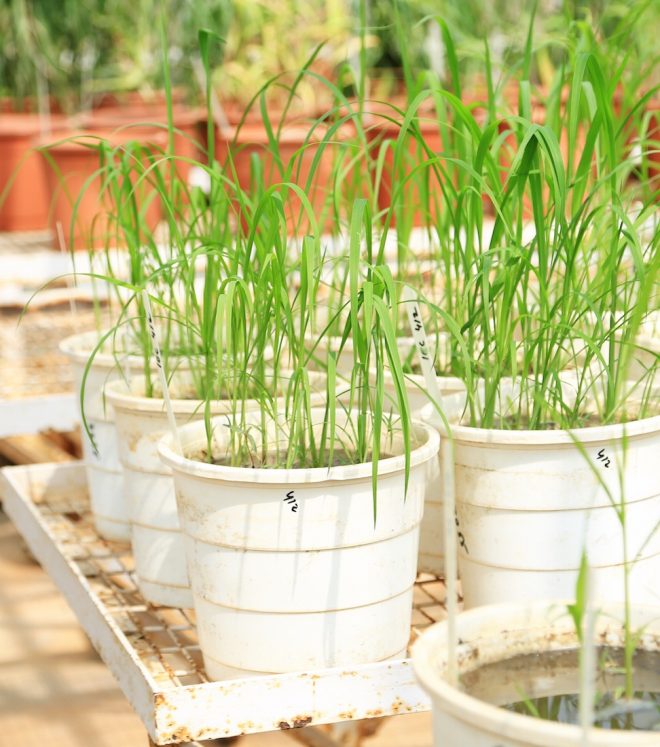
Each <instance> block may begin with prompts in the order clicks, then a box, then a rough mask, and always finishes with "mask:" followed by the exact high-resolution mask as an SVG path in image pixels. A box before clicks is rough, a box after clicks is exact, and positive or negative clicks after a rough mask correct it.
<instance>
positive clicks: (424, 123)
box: [366, 106, 442, 226]
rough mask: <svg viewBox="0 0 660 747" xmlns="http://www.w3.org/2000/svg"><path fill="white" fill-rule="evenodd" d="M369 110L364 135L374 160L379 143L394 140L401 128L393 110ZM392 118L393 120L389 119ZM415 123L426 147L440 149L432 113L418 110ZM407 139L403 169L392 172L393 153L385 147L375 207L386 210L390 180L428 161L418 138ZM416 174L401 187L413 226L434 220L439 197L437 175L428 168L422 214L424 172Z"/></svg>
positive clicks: (436, 122)
mask: <svg viewBox="0 0 660 747" xmlns="http://www.w3.org/2000/svg"><path fill="white" fill-rule="evenodd" d="M368 109H370V110H371V111H370V121H369V124H368V125H367V129H366V134H367V137H368V138H369V140H370V142H371V146H372V148H371V159H372V161H374V162H375V161H376V160H377V158H378V153H379V150H380V147H381V144H382V143H383V142H384V141H385V140H392V141H395V140H396V139H397V138H398V136H399V133H400V131H401V124H400V122H399V121H397V120H398V119H399V118H400V115H399V114H398V113H397V112H396V111H394V110H392V109H389V110H386V109H384V108H383V109H381V110H380V111H374V107H373V106H370V107H368ZM392 120H395V121H392ZM417 126H418V127H419V129H420V131H421V134H422V137H423V138H424V142H425V143H426V145H427V147H428V148H429V149H430V150H431V151H432V153H434V154H436V153H438V152H439V151H440V150H441V147H442V141H441V138H440V131H439V128H438V121H437V119H436V117H435V115H434V114H433V113H432V112H429V113H424V112H422V113H420V116H419V118H418V119H417ZM408 142H409V149H408V150H409V154H410V158H409V159H407V162H406V163H403V164H401V169H402V171H401V172H400V173H399V174H398V175H395V174H394V173H393V171H394V153H393V151H392V149H391V147H388V150H387V153H386V156H385V160H384V163H383V170H382V174H381V179H380V185H379V186H378V194H377V199H378V207H379V209H380V211H381V212H385V211H387V210H388V209H389V207H390V205H391V201H392V190H393V188H396V187H393V181H400V180H401V178H402V177H404V178H405V176H407V175H408V174H410V172H411V170H412V168H413V167H414V166H415V165H416V164H418V163H421V162H422V161H427V160H428V159H429V158H430V157H431V156H429V155H428V154H427V153H426V152H425V151H424V150H422V149H421V147H420V145H419V144H418V142H417V140H416V139H415V138H414V137H413V136H409V137H408ZM418 174H419V177H418V178H415V177H413V178H412V180H411V181H410V182H407V183H406V184H405V186H404V187H403V204H404V205H405V206H406V208H407V209H408V210H411V211H412V224H413V225H414V226H423V225H428V224H429V222H431V223H432V222H433V220H434V216H435V215H436V213H437V208H436V207H435V206H434V202H435V201H436V200H438V199H440V195H441V191H440V181H439V177H438V175H437V174H436V173H435V171H434V170H432V169H431V168H429V175H428V185H429V187H428V188H429V195H430V215H425V213H424V211H423V210H421V205H422V204H423V197H422V194H421V193H420V187H419V184H418V182H419V180H420V179H422V178H424V176H425V175H424V174H423V172H421V171H420V172H418ZM394 224H395V218H394V216H393V217H392V223H391V225H394Z"/></svg>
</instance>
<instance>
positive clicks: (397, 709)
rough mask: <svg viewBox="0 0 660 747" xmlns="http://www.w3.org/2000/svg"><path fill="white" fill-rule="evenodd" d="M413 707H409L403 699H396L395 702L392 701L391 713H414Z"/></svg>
mask: <svg viewBox="0 0 660 747" xmlns="http://www.w3.org/2000/svg"><path fill="white" fill-rule="evenodd" d="M412 710H413V709H412V707H411V706H409V705H406V704H405V703H404V702H403V701H402V700H401V698H395V699H394V701H392V707H391V711H392V713H402V712H403V711H408V712H410V711H412Z"/></svg>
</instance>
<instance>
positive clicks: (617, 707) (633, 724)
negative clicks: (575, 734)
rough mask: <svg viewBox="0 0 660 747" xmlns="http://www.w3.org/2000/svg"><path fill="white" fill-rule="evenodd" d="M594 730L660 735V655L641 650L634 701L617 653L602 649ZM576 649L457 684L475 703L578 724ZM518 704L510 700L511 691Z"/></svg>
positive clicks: (498, 666)
mask: <svg viewBox="0 0 660 747" xmlns="http://www.w3.org/2000/svg"><path fill="white" fill-rule="evenodd" d="M597 658H598V661H599V662H600V663H601V665H600V667H599V671H598V677H597V680H596V690H597V693H598V696H597V702H596V711H595V720H594V725H595V726H597V727H599V728H601V729H616V730H624V731H660V652H658V651H644V650H639V651H637V652H636V653H635V657H634V659H633V667H634V675H633V685H634V687H635V693H634V697H633V698H632V700H626V699H625V698H623V697H621V696H620V693H621V691H622V690H623V688H624V687H625V676H624V670H623V663H624V654H623V649H621V648H610V647H600V648H599V649H598V656H597ZM579 679H580V678H579V656H578V651H577V649H572V650H568V651H545V652H543V653H535V654H521V655H519V656H515V657H513V658H511V659H506V660H504V661H498V662H495V663H491V664H487V665H485V666H483V667H480V668H479V669H476V670H474V671H472V672H467V673H465V674H464V675H463V676H462V678H461V684H462V686H463V688H464V689H465V691H466V692H467V693H468V694H469V695H472V696H473V697H475V698H479V700H482V701H485V702H487V703H492V704H493V705H497V706H500V707H502V708H505V709H506V710H509V711H512V712H514V713H521V714H523V715H526V716H536V717H538V718H542V719H545V720H547V721H555V722H558V723H562V724H575V725H577V724H579V695H578V693H579V686H580V685H579ZM514 690H515V691H516V693H517V695H514V697H515V698H516V700H513V701H512V700H511V696H512V693H513V691H514Z"/></svg>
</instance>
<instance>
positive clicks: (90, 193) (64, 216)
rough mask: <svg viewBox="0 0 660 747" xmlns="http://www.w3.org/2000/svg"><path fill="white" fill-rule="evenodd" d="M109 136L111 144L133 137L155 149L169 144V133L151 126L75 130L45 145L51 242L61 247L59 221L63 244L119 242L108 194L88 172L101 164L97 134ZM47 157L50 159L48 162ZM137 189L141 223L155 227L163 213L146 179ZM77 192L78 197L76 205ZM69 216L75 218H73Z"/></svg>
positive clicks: (84, 245)
mask: <svg viewBox="0 0 660 747" xmlns="http://www.w3.org/2000/svg"><path fill="white" fill-rule="evenodd" d="M100 138H102V139H104V140H107V141H108V142H109V143H110V145H111V147H113V148H116V147H118V146H123V145H127V144H128V143H129V142H130V141H137V142H138V143H139V144H140V145H141V146H142V147H143V148H145V149H147V148H148V149H152V150H153V151H154V152H156V153H159V152H162V151H163V150H164V148H165V147H166V145H167V136H166V135H165V134H163V132H162V131H159V130H156V129H153V128H142V129H137V128H131V130H130V132H126V131H120V132H117V131H105V130H100V129H99V130H95V131H89V132H84V133H81V134H79V135H77V136H76V137H75V138H74V139H67V140H66V141H64V142H56V143H53V144H49V145H43V146H42V150H44V151H46V152H47V154H48V156H46V155H45V153H44V154H43V164H42V168H44V167H45V174H46V179H47V183H48V188H49V190H50V194H51V196H52V197H51V199H52V201H53V205H52V210H51V228H52V229H53V231H54V244H55V246H59V241H58V236H57V231H56V230H55V229H56V226H57V224H58V222H59V223H60V224H61V226H62V231H63V233H64V243H65V247H66V248H67V249H70V248H74V249H93V248H100V247H104V246H116V245H118V244H120V243H121V237H120V236H118V232H117V230H116V226H115V224H114V223H113V221H112V220H111V216H112V214H113V213H114V212H116V209H117V208H116V206H115V205H113V204H112V201H111V198H110V195H109V194H108V193H107V191H104V190H103V184H102V177H101V176H100V175H97V176H95V177H94V178H92V179H91V181H90V182H89V183H88V180H89V179H90V177H92V176H93V174H94V173H95V172H96V171H97V170H98V169H99V167H100V158H99V139H100ZM49 158H50V159H52V161H53V162H54V164H51V163H50V161H49ZM137 189H138V204H140V202H143V203H148V204H147V205H146V207H145V223H146V225H147V226H148V228H149V229H150V230H154V229H155V228H156V226H157V225H158V222H159V220H160V217H161V211H160V201H159V199H158V195H157V193H156V191H155V189H154V188H153V187H152V186H151V184H149V182H148V179H147V180H145V181H144V182H142V183H141V184H140V185H139V187H137ZM79 196H80V202H79V204H78V207H77V209H76V211H75V219H74V207H75V205H76V202H77V200H78V197H79ZM72 221H73V223H72Z"/></svg>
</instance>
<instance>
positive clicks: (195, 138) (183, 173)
mask: <svg viewBox="0 0 660 747" xmlns="http://www.w3.org/2000/svg"><path fill="white" fill-rule="evenodd" d="M172 114H173V123H174V128H175V130H177V131H176V132H175V133H174V158H175V163H176V170H177V174H178V177H179V179H181V181H183V182H184V183H186V184H187V183H188V176H189V174H190V169H191V168H192V164H191V163H190V161H199V159H200V145H201V141H200V134H201V133H200V122H201V121H202V118H203V116H205V115H203V114H202V111H201V110H200V109H190V108H188V107H185V106H174V108H173V111H172ZM167 122H168V120H167V106H166V105H165V104H161V105H159V106H151V107H147V106H116V107H112V106H106V107H104V108H102V109H98V110H95V111H93V112H92V113H91V114H90V115H89V116H88V117H86V118H85V126H86V127H89V128H90V129H93V130H96V129H101V130H110V131H112V130H117V134H118V135H119V134H121V136H122V137H124V136H128V137H132V135H131V132H132V131H133V130H134V129H135V128H136V127H137V128H138V129H144V128H145V127H149V126H151V125H153V124H157V125H159V127H156V128H153V129H155V130H159V131H160V132H162V133H165V140H166V142H167V135H166V133H167Z"/></svg>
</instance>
